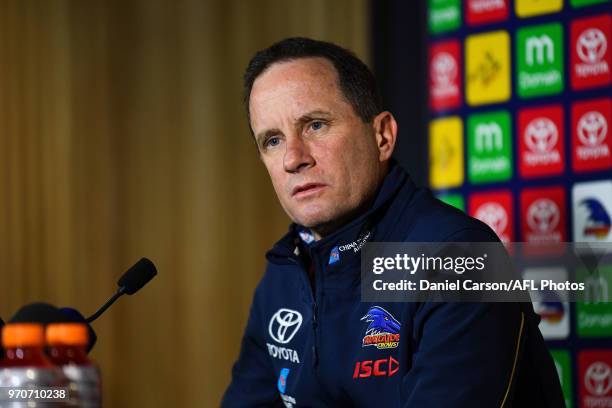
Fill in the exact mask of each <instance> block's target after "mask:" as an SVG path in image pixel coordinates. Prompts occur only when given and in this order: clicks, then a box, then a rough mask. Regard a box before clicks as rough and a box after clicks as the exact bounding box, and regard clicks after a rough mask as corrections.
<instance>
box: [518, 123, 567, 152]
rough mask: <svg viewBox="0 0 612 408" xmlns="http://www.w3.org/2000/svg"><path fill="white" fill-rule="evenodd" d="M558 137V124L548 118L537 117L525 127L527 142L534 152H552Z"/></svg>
mask: <svg viewBox="0 0 612 408" xmlns="http://www.w3.org/2000/svg"><path fill="white" fill-rule="evenodd" d="M558 139H559V132H558V131H557V126H556V125H555V123H554V122H553V121H552V120H550V119H548V118H536V119H534V120H532V121H531V122H529V124H528V125H527V127H526V128H525V143H526V144H527V147H528V148H529V150H531V151H532V152H536V153H546V152H550V151H551V150H552V149H553V148H554V147H555V145H556V144H557V140H558Z"/></svg>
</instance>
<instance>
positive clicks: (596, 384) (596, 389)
mask: <svg viewBox="0 0 612 408" xmlns="http://www.w3.org/2000/svg"><path fill="white" fill-rule="evenodd" d="M584 385H585V386H586V388H587V390H589V392H590V393H591V394H593V395H596V396H598V397H601V396H604V395H606V394H607V393H608V392H609V391H610V390H611V389H612V370H611V369H610V366H609V365H607V364H606V363H604V362H602V361H596V362H594V363H593V364H591V365H590V366H589V368H587V370H586V372H585V374H584Z"/></svg>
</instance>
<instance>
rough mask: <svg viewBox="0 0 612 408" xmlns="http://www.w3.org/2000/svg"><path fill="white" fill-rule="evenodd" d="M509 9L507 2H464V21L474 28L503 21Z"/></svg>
mask: <svg viewBox="0 0 612 408" xmlns="http://www.w3.org/2000/svg"><path fill="white" fill-rule="evenodd" d="M509 9H510V7H509V5H508V0H466V1H465V21H466V22H467V23H468V24H469V25H474V26H475V25H481V24H489V23H495V22H499V21H503V20H505V19H507V18H508V15H509Z"/></svg>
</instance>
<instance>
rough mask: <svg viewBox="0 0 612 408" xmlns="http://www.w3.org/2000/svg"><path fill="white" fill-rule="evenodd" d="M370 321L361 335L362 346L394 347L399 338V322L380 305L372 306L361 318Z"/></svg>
mask: <svg viewBox="0 0 612 408" xmlns="http://www.w3.org/2000/svg"><path fill="white" fill-rule="evenodd" d="M361 320H365V321H366V322H368V323H370V324H369V326H368V328H367V329H366V332H365V336H364V337H363V341H362V347H367V346H376V348H378V349H389V348H396V347H397V346H398V344H399V340H400V323H399V322H398V321H397V319H396V318H395V317H393V316H392V315H391V313H389V312H387V311H386V310H385V309H383V308H382V307H380V306H372V307H371V308H370V310H368V313H366V315H365V316H363V317H362V318H361Z"/></svg>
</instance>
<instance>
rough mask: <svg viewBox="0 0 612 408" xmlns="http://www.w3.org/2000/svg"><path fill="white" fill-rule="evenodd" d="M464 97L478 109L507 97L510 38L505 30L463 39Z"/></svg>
mask: <svg viewBox="0 0 612 408" xmlns="http://www.w3.org/2000/svg"><path fill="white" fill-rule="evenodd" d="M465 59H466V62H465V86H466V90H465V94H466V100H467V103H468V104H469V105H471V106H478V105H483V104H487V103H495V102H504V101H507V100H508V99H509V98H510V93H511V89H510V36H509V35H508V33H507V32H505V31H495V32H491V33H485V34H478V35H471V36H468V37H467V39H466V40H465Z"/></svg>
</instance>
